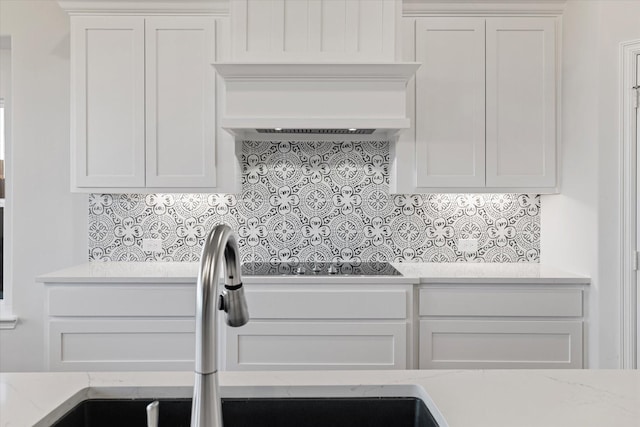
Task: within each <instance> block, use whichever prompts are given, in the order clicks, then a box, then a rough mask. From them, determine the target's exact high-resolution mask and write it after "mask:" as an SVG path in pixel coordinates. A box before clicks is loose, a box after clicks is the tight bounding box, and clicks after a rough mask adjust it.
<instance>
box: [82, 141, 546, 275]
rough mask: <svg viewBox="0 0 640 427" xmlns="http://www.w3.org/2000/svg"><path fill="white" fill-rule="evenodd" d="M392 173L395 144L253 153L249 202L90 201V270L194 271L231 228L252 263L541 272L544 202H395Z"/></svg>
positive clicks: (477, 197)
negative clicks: (127, 265)
mask: <svg viewBox="0 0 640 427" xmlns="http://www.w3.org/2000/svg"><path fill="white" fill-rule="evenodd" d="M388 165H389V144H388V142H381V141H365V142H343V143H335V142H329V141H301V142H295V143H290V142H284V141H283V142H280V143H271V142H260V141H244V143H243V149H242V166H243V177H242V180H243V182H242V188H243V191H242V194H241V195H238V196H236V195H231V194H148V195H144V194H122V195H116V194H114V195H110V194H92V195H90V197H89V259H90V260H91V261H197V260H198V259H199V257H200V251H201V248H202V244H203V241H204V237H205V236H206V234H207V232H208V231H209V230H210V229H211V228H212V227H213V226H214V225H216V224H219V223H221V222H225V223H227V224H229V225H231V227H232V228H233V229H235V230H236V231H237V233H238V236H239V245H240V250H241V256H242V259H243V261H271V260H280V261H285V260H291V261H296V260H299V261H314V260H316V261H352V262H357V261H407V262H411V261H425V262H539V259H540V196H539V195H528V194H484V195H483V194H405V195H390V194H389V167H388ZM143 238H154V239H161V240H162V247H163V251H162V252H161V253H157V254H154V253H150V252H144V251H143V250H142V239H143ZM469 238H472V239H478V251H477V252H473V253H463V252H461V251H459V250H458V247H457V242H458V239H469Z"/></svg>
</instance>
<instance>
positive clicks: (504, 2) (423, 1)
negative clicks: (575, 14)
mask: <svg viewBox="0 0 640 427" xmlns="http://www.w3.org/2000/svg"><path fill="white" fill-rule="evenodd" d="M565 5H566V0H539V1H530V0H403V2H402V15H403V16H406V17H417V16H446V15H455V16H464V15H466V16H476V15H478V16H479V15H482V16H486V15H500V16H502V15H505V16H508V15H519V16H522V15H535V16H559V15H562V13H563V12H564V8H565Z"/></svg>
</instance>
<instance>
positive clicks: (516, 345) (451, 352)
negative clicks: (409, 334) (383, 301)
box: [419, 320, 582, 369]
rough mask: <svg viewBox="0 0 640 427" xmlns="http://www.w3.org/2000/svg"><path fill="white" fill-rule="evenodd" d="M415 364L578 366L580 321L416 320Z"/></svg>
mask: <svg viewBox="0 0 640 427" xmlns="http://www.w3.org/2000/svg"><path fill="white" fill-rule="evenodd" d="M419 353H420V368H421V369H434V368H435V369H438V368H440V369H459V368H463V369H483V368H500V369H529V368H582V322H580V321H558V322H551V321H470V320H421V321H420V349H419Z"/></svg>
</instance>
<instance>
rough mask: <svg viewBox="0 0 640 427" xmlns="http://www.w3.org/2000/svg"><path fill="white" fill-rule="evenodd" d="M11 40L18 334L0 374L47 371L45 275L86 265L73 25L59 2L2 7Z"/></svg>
mask: <svg viewBox="0 0 640 427" xmlns="http://www.w3.org/2000/svg"><path fill="white" fill-rule="evenodd" d="M0 34H1V35H10V36H11V38H12V67H13V73H12V98H13V99H12V110H13V113H12V133H13V140H12V148H13V149H12V157H11V158H10V159H9V160H8V161H9V162H11V166H12V170H13V176H12V179H11V181H8V182H7V184H8V185H13V196H14V197H13V200H12V206H13V224H12V225H11V226H12V231H13V235H14V241H13V246H12V247H10V248H5V250H7V251H11V252H12V255H13V311H14V314H16V315H17V316H18V317H19V319H20V320H19V323H18V325H17V327H16V329H14V330H2V331H0V371H25V370H28V371H34V370H41V369H43V368H44V347H43V322H42V317H43V286H42V284H40V283H36V282H35V280H34V278H35V277H36V276H38V275H39V274H42V273H46V272H49V271H52V270H55V269H59V268H62V267H66V266H69V265H72V264H75V263H79V262H83V261H85V260H86V258H87V249H86V240H87V225H86V224H87V208H86V206H87V203H86V196H82V195H72V194H71V193H70V192H69V171H70V165H69V18H68V16H67V15H66V14H65V13H64V12H63V11H62V10H61V9H60V8H59V6H58V4H57V3H56V2H54V1H7V0H0Z"/></svg>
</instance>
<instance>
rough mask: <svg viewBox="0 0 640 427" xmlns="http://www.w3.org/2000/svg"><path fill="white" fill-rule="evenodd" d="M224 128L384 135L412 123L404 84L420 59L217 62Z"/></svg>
mask: <svg viewBox="0 0 640 427" xmlns="http://www.w3.org/2000/svg"><path fill="white" fill-rule="evenodd" d="M213 66H214V68H215V69H216V71H217V72H218V74H219V75H220V76H221V77H222V79H223V80H224V96H223V99H224V106H223V112H222V119H221V126H222V128H224V129H226V130H227V131H229V132H230V133H232V134H234V135H236V136H238V137H248V136H252V135H257V134H258V133H270V134H278V133H296V134H297V133H305V134H309V133H321V134H349V133H354V134H355V133H360V134H362V133H365V134H371V133H375V134H384V135H385V136H393V135H395V134H396V133H397V132H398V131H400V130H402V129H406V128H408V127H409V126H410V122H409V118H408V117H407V111H406V85H407V82H408V81H409V79H411V77H412V76H413V75H414V74H415V72H416V70H417V69H418V67H419V66H420V64H419V63H414V62H407V63H337V64H336V63H287V64H285V63H215V64H213Z"/></svg>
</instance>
